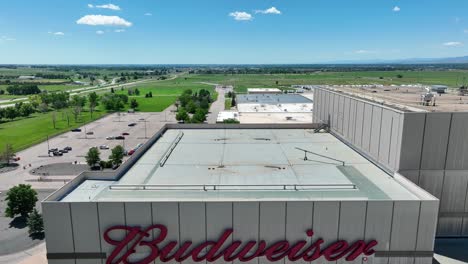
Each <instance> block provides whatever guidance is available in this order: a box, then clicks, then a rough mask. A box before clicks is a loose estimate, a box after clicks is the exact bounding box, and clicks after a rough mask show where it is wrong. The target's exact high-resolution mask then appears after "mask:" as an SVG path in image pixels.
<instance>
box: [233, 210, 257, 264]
mask: <svg viewBox="0 0 468 264" xmlns="http://www.w3.org/2000/svg"><path fill="white" fill-rule="evenodd" d="M259 207H260V204H259V203H257V202H245V203H234V204H233V211H234V215H233V220H234V222H233V226H234V230H235V232H234V240H241V241H251V240H253V241H258V240H259V236H258V235H259V233H260V229H259V221H260V219H259V213H260V208H259ZM234 263H258V259H254V260H251V261H249V262H240V261H239V260H235V261H234Z"/></svg>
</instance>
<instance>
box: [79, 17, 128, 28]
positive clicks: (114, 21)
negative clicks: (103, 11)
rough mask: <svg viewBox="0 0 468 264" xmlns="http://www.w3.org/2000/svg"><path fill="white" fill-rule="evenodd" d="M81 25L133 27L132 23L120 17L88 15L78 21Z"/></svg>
mask: <svg viewBox="0 0 468 264" xmlns="http://www.w3.org/2000/svg"><path fill="white" fill-rule="evenodd" d="M76 23H77V24H80V25H89V26H119V27H131V26H132V23H131V22H128V21H127V20H125V19H123V18H121V17H118V16H103V15H86V16H84V17H82V18H80V19H78V20H77V21H76Z"/></svg>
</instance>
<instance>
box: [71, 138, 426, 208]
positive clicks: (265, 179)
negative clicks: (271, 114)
mask: <svg viewBox="0 0 468 264" xmlns="http://www.w3.org/2000/svg"><path fill="white" fill-rule="evenodd" d="M306 153H307V154H306ZM305 156H307V158H306V159H305ZM418 199H419V198H418V197H417V196H416V195H414V194H413V193H412V192H411V191H409V190H407V189H406V188H405V187H404V186H402V185H401V184H400V183H399V182H398V181H396V180H395V179H394V178H392V177H391V176H390V175H388V174H387V173H385V172H384V171H382V170H381V169H379V168H378V167H377V166H375V165H374V164H373V163H371V162H369V161H368V160H367V159H365V158H364V157H363V156H361V155H359V154H358V153H357V152H355V151H354V150H352V149H351V148H350V147H348V146H347V145H345V144H344V143H342V142H341V141H339V140H338V139H337V138H335V137H334V136H333V135H331V134H328V133H314V131H313V130H309V129H169V130H167V131H166V132H165V133H164V134H163V136H162V137H161V138H160V139H159V140H158V141H157V142H156V143H155V144H154V145H153V146H152V147H150V149H149V150H148V151H147V152H146V153H145V154H144V155H143V156H142V157H141V158H140V159H139V160H137V161H136V162H135V164H134V165H133V166H132V167H131V168H130V170H128V171H127V172H126V173H125V174H124V175H123V176H122V177H121V178H120V179H119V180H118V181H94V180H87V181H84V182H83V183H81V185H79V186H78V187H77V188H75V189H74V190H73V191H71V192H70V193H69V194H68V195H67V196H66V197H64V198H63V199H62V201H252V200H255V201H257V200H418Z"/></svg>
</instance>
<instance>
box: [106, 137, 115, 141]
mask: <svg viewBox="0 0 468 264" xmlns="http://www.w3.org/2000/svg"><path fill="white" fill-rule="evenodd" d="M106 139H107V140H113V139H115V137H106Z"/></svg>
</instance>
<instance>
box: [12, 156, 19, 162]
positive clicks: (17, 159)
mask: <svg viewBox="0 0 468 264" xmlns="http://www.w3.org/2000/svg"><path fill="white" fill-rule="evenodd" d="M11 160H12V161H15V162H16V161H20V160H21V158H20V157H18V156H16V157H13V158H12V159H11Z"/></svg>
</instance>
